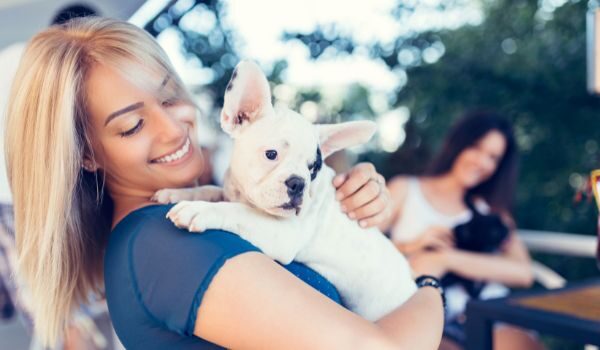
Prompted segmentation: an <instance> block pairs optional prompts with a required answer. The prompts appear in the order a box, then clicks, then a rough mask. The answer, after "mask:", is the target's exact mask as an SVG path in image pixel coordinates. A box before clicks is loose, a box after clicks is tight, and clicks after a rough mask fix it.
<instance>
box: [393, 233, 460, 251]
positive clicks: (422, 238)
mask: <svg viewBox="0 0 600 350" xmlns="http://www.w3.org/2000/svg"><path fill="white" fill-rule="evenodd" d="M394 244H395V245H396V248H398V250H399V251H401V252H402V253H403V254H407V255H410V254H419V253H420V252H422V251H425V250H442V249H450V248H453V247H454V233H453V232H452V230H451V229H449V228H447V227H444V226H430V227H428V228H427V229H426V230H425V231H424V232H422V233H421V234H420V235H419V236H418V238H416V239H414V240H412V241H410V242H395V243H394Z"/></svg>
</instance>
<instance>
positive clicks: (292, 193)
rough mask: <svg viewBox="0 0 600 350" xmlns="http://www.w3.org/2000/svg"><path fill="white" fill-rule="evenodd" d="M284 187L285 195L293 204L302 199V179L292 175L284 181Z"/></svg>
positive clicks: (303, 185)
mask: <svg viewBox="0 0 600 350" xmlns="http://www.w3.org/2000/svg"><path fill="white" fill-rule="evenodd" d="M285 186H286V187H287V193H288V196H289V197H290V200H292V202H295V201H297V200H298V199H302V195H303V194H304V187H305V183H304V179H303V178H301V177H299V176H296V175H292V176H290V177H289V178H288V179H287V180H285Z"/></svg>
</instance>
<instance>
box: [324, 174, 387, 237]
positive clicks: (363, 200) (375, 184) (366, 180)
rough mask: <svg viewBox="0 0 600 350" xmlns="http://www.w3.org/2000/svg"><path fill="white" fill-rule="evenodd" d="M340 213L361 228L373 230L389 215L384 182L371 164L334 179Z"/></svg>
mask: <svg viewBox="0 0 600 350" xmlns="http://www.w3.org/2000/svg"><path fill="white" fill-rule="evenodd" d="M333 186H334V187H335V188H336V198H337V199H338V200H339V201H340V202H341V206H342V211H344V212H345V213H347V214H348V217H349V218H350V219H352V220H358V223H359V224H360V226H361V227H365V228H366V227H373V226H376V225H378V224H380V223H381V222H383V221H385V220H386V219H387V218H388V216H389V215H390V214H391V201H390V194H389V192H388V190H387V188H386V186H385V179H384V178H383V176H381V175H380V174H379V173H377V171H376V170H375V167H374V166H373V164H371V163H359V164H357V165H356V166H354V167H353V168H352V169H350V171H349V172H348V173H346V174H340V175H338V176H336V177H335V178H334V179H333Z"/></svg>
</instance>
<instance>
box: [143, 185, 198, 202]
mask: <svg viewBox="0 0 600 350" xmlns="http://www.w3.org/2000/svg"><path fill="white" fill-rule="evenodd" d="M189 199H192V198H190V194H189V191H188V190H187V189H177V188H165V189H162V190H158V191H156V193H154V196H152V198H151V200H152V201H154V202H158V203H162V204H169V203H178V202H181V201H183V200H189Z"/></svg>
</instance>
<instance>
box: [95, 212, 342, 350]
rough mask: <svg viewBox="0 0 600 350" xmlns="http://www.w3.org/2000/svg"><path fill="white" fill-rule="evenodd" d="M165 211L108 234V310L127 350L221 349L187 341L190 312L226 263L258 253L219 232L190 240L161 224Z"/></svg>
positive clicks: (296, 268)
mask: <svg viewBox="0 0 600 350" xmlns="http://www.w3.org/2000/svg"><path fill="white" fill-rule="evenodd" d="M171 207H172V205H153V206H148V207H144V208H141V209H138V210H136V211H134V212H132V213H130V214H129V215H128V216H127V217H125V218H124V219H123V220H122V221H121V222H120V223H119V224H118V225H117V226H116V227H115V229H114V230H113V231H112V233H111V235H110V239H109V243H108V246H107V250H106V255H105V261H104V268H105V271H104V276H105V277H104V279H105V287H106V298H107V302H108V308H109V312H110V315H111V319H112V321H113V324H114V327H115V330H116V332H117V335H118V336H119V338H120V340H121V342H122V343H123V345H125V347H126V348H127V349H220V348H221V347H219V346H217V345H215V344H212V343H209V342H207V341H205V340H203V339H201V338H198V337H196V336H194V335H193V331H194V324H195V321H196V313H197V310H198V307H199V306H200V304H201V302H202V297H203V296H204V293H205V291H206V290H207V288H208V286H209V284H210V282H211V280H212V278H213V277H214V276H215V274H216V273H217V271H218V270H219V268H220V267H221V266H223V264H224V263H225V262H226V261H227V259H229V258H232V257H234V256H236V255H238V254H242V253H245V252H251V251H259V249H258V248H256V247H255V246H253V245H251V244H250V243H248V242H247V241H245V240H243V239H242V238H240V237H239V236H237V235H234V234H232V233H229V232H225V231H220V230H209V231H206V232H204V233H202V234H192V233H189V232H187V231H186V230H182V229H178V228H177V227H175V226H174V225H173V223H171V222H170V221H169V220H168V219H166V218H165V215H166V213H167V212H168V211H169V209H170V208H171ZM285 268H286V269H288V270H289V271H290V272H292V273H293V274H294V275H296V276H297V277H299V278H300V279H302V280H303V281H305V282H306V283H308V284H309V285H311V286H313V287H314V288H315V289H317V290H319V291H320V292H321V293H323V294H325V295H326V296H328V297H329V298H331V299H333V300H334V301H336V302H337V303H340V297H339V294H338V293H337V290H336V289H335V288H334V287H333V285H331V284H330V283H329V282H328V281H327V280H325V279H324V278H323V277H322V276H321V275H319V274H317V273H316V272H315V271H313V270H311V269H310V268H308V267H306V266H305V265H302V264H298V263H292V264H290V265H288V266H285Z"/></svg>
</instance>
